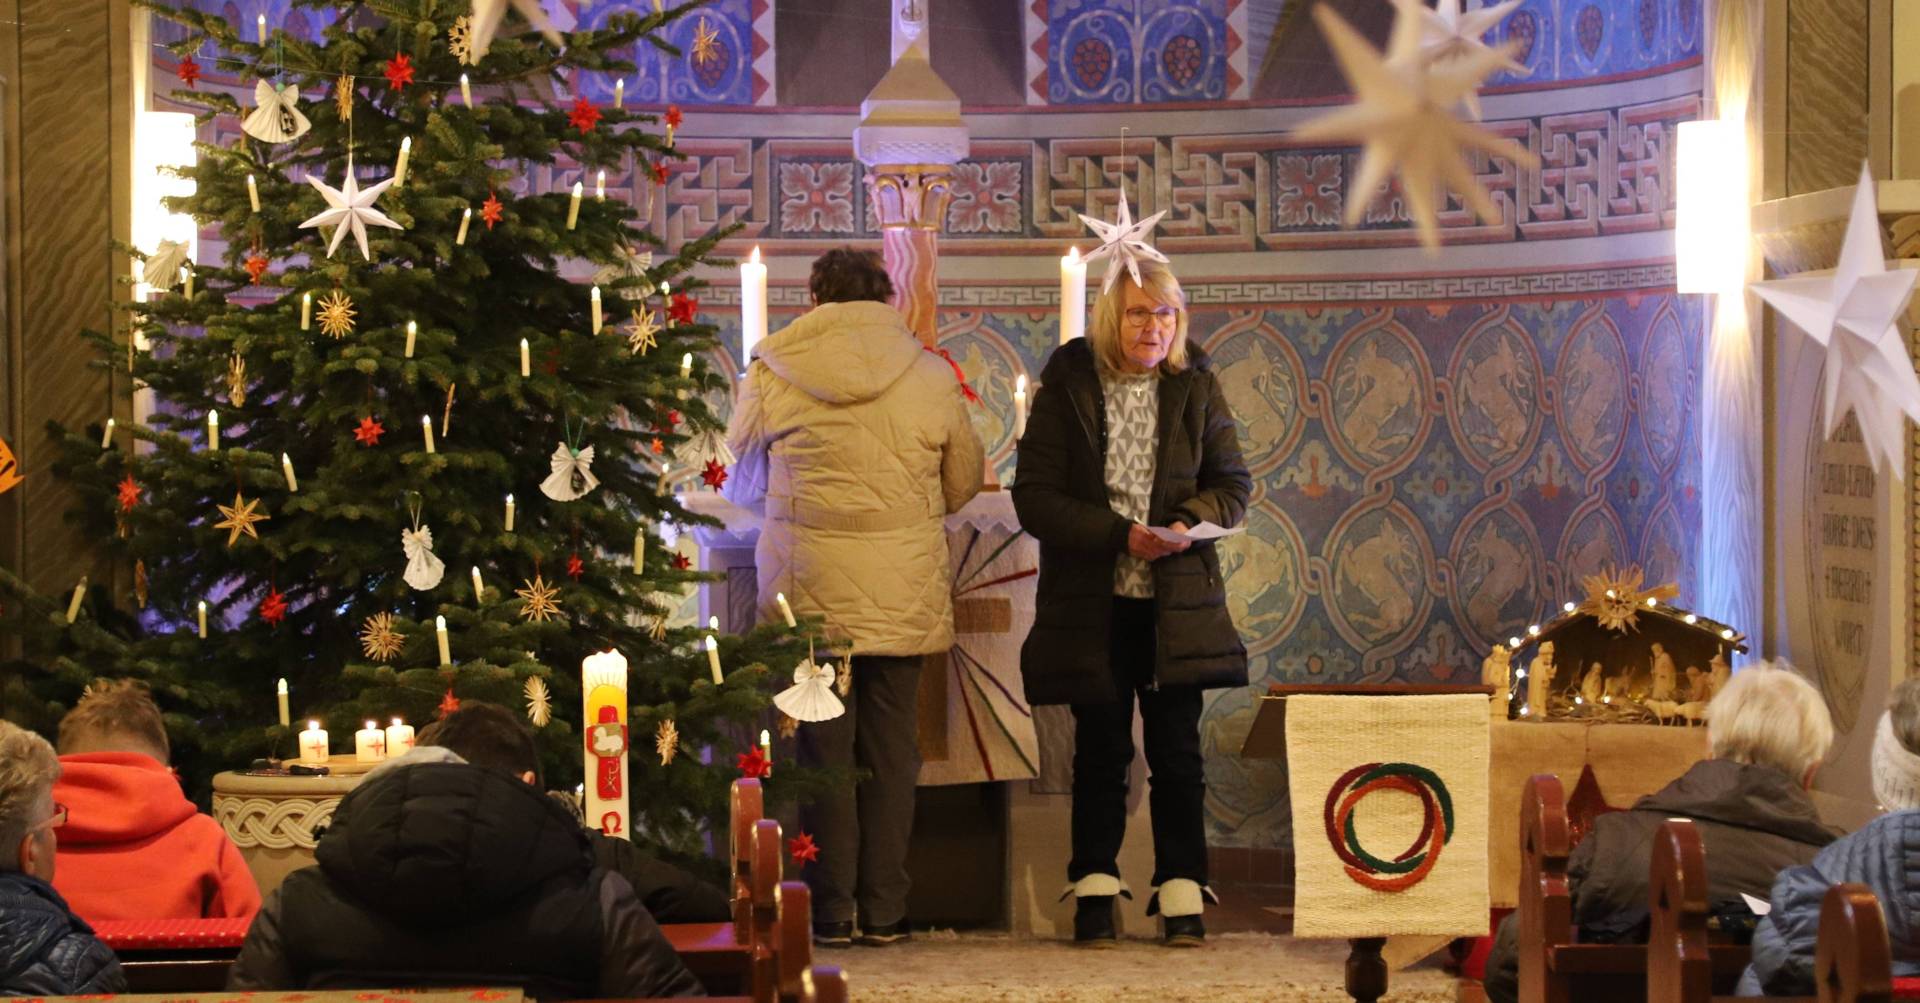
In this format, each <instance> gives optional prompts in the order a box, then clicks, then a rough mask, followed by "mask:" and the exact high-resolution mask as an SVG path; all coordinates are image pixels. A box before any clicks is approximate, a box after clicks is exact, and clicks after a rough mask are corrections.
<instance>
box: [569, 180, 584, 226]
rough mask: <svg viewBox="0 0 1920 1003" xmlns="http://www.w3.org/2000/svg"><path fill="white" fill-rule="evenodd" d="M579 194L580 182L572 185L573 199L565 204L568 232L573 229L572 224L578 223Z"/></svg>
mask: <svg viewBox="0 0 1920 1003" xmlns="http://www.w3.org/2000/svg"><path fill="white" fill-rule="evenodd" d="M580 192H581V185H580V182H578V181H575V182H574V183H573V198H572V199H571V200H569V201H568V202H567V229H569V230H571V229H573V227H574V224H576V223H578V222H580Z"/></svg>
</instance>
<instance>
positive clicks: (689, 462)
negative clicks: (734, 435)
mask: <svg viewBox="0 0 1920 1003" xmlns="http://www.w3.org/2000/svg"><path fill="white" fill-rule="evenodd" d="M678 452H679V454H680V458H679V460H677V461H675V462H677V463H679V465H680V466H683V467H688V468H691V469H694V470H699V469H701V468H703V467H705V466H706V465H707V464H709V463H718V464H720V465H721V466H723V467H731V466H733V464H734V460H735V459H736V457H735V456H734V455H733V450H731V449H729V448H727V431H726V429H723V428H713V427H702V428H700V429H699V430H697V431H695V432H694V433H693V435H692V437H690V438H688V439H687V441H686V443H685V444H684V445H682V446H681V447H680V449H679V450H678Z"/></svg>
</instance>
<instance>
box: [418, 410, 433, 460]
mask: <svg viewBox="0 0 1920 1003" xmlns="http://www.w3.org/2000/svg"><path fill="white" fill-rule="evenodd" d="M420 438H421V439H423V440H425V441H426V444H427V452H428V453H429V454H431V453H432V452H433V416H432V415H427V414H423V415H421V416H420Z"/></svg>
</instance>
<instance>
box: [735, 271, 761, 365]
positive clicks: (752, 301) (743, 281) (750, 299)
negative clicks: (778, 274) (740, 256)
mask: <svg viewBox="0 0 1920 1003" xmlns="http://www.w3.org/2000/svg"><path fill="white" fill-rule="evenodd" d="M766 336H767V266H766V265H763V264H761V263H760V248H758V247H755V248H754V249H753V253H752V254H750V255H748V256H747V260H745V261H743V262H741V263H740V369H741V370H742V371H745V370H746V368H747V367H748V366H750V365H752V364H753V346H755V345H758V344H759V343H760V342H761V341H762V340H763V339H765V338H766Z"/></svg>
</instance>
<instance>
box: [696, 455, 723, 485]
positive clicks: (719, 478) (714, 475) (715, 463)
mask: <svg viewBox="0 0 1920 1003" xmlns="http://www.w3.org/2000/svg"><path fill="white" fill-rule="evenodd" d="M700 479H701V480H703V481H706V482H707V487H710V488H712V489H714V490H715V491H718V490H720V485H722V484H725V483H727V465H726V464H724V463H721V462H720V461H719V460H708V461H707V468H706V469H705V470H702V471H701V472H700Z"/></svg>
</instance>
